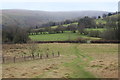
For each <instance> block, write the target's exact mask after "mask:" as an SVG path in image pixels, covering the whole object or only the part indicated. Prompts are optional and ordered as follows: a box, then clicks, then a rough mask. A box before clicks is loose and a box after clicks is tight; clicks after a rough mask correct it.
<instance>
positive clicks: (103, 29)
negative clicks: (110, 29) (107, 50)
mask: <svg viewBox="0 0 120 80" xmlns="http://www.w3.org/2000/svg"><path fill="white" fill-rule="evenodd" d="M85 30H86V31H101V32H103V31H105V30H106V29H105V28H96V29H95V28H87V29H85Z"/></svg>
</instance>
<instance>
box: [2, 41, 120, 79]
mask: <svg viewBox="0 0 120 80" xmlns="http://www.w3.org/2000/svg"><path fill="white" fill-rule="evenodd" d="M6 46H7V47H6ZM30 46H32V45H31V44H3V54H4V56H6V55H9V56H13V55H22V54H23V52H25V53H26V54H30V51H29V47H30ZM35 46H36V47H35V48H36V49H37V50H36V52H35V53H38V52H39V53H42V54H45V53H46V52H47V53H49V54H51V53H52V52H54V53H57V52H58V51H59V52H60V57H55V58H48V59H39V60H32V61H25V62H17V63H8V64H3V65H2V66H3V75H2V76H3V78H116V77H118V73H117V72H118V44H74V43H49V44H47V43H46V44H35ZM33 47H34V46H33Z"/></svg>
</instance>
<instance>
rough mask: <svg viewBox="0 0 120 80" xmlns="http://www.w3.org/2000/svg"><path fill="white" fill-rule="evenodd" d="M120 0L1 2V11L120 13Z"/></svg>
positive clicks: (21, 0) (15, 0)
mask: <svg viewBox="0 0 120 80" xmlns="http://www.w3.org/2000/svg"><path fill="white" fill-rule="evenodd" d="M118 1H119V0H25V1H24V0H1V1H0V2H1V4H2V6H0V9H28V10H44V11H81V10H99V11H111V12H115V11H118Z"/></svg>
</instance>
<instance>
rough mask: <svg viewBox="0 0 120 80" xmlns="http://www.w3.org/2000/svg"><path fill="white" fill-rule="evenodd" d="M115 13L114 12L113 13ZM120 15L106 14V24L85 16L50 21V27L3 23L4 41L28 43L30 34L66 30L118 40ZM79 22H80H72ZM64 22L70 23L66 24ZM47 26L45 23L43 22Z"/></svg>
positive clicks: (54, 32)
mask: <svg viewBox="0 0 120 80" xmlns="http://www.w3.org/2000/svg"><path fill="white" fill-rule="evenodd" d="M109 15H110V14H109ZM112 15H113V14H112ZM119 17H120V15H118V17H111V16H106V17H104V18H103V20H105V21H106V24H103V23H99V24H96V22H95V18H93V17H92V18H90V17H87V16H86V17H83V18H80V19H78V20H66V21H63V22H62V23H59V22H58V23H56V22H49V25H48V27H44V28H41V29H38V28H39V27H38V26H36V29H33V28H22V27H18V25H13V24H11V25H9V26H7V25H2V42H3V43H26V42H27V41H28V40H30V39H29V34H31V35H34V34H46V33H48V34H56V33H64V32H65V31H71V32H73V33H76V31H78V32H79V33H80V34H83V35H88V36H92V37H101V38H103V39H106V40H118V33H119V31H118V25H119V22H120V20H119V19H120V18H119ZM74 22H78V24H72V23H74ZM63 24H70V25H67V26H64V25H63ZM43 26H45V24H43ZM50 26H57V27H56V28H51V27H50ZM86 28H106V30H105V31H103V32H99V31H86V30H85V29H86Z"/></svg>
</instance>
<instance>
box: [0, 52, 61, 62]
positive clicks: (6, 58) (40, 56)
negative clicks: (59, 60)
mask: <svg viewBox="0 0 120 80" xmlns="http://www.w3.org/2000/svg"><path fill="white" fill-rule="evenodd" d="M59 56H60V52H59V51H58V53H57V54H56V55H55V54H54V53H52V54H48V53H46V54H39V53H38V54H37V55H22V56H13V57H9V56H2V57H0V58H2V59H1V60H2V63H3V64H4V63H17V62H24V61H30V60H37V59H48V58H55V57H59Z"/></svg>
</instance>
